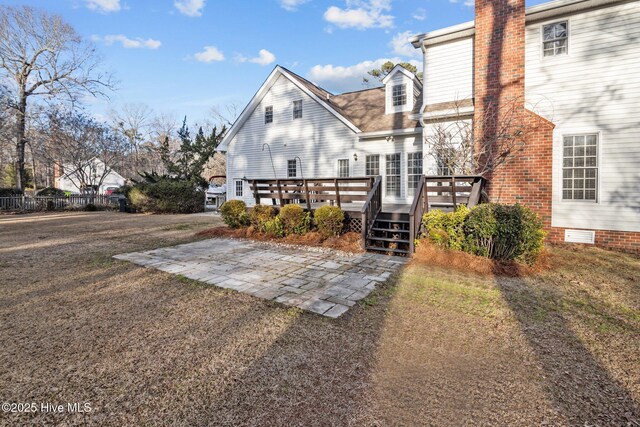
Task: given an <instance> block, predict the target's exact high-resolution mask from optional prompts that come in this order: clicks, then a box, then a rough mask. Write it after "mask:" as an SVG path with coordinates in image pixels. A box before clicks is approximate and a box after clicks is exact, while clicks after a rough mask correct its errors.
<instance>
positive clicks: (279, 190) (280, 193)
mask: <svg viewBox="0 0 640 427" xmlns="http://www.w3.org/2000/svg"><path fill="white" fill-rule="evenodd" d="M276 185H277V186H278V198H279V199H280V206H284V204H283V201H284V199H283V198H282V187H281V186H280V180H279V179H276Z"/></svg>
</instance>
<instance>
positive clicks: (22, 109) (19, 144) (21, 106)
mask: <svg viewBox="0 0 640 427" xmlns="http://www.w3.org/2000/svg"><path fill="white" fill-rule="evenodd" d="M17 113H18V114H17V117H16V119H17V120H16V152H17V156H16V157H17V160H16V187H17V188H19V189H20V190H22V191H24V187H25V185H26V182H25V172H24V152H25V146H26V145H27V138H26V127H27V95H26V94H25V91H24V88H20V99H19V101H18V108H17Z"/></svg>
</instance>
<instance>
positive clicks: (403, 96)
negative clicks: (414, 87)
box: [391, 84, 407, 107]
mask: <svg viewBox="0 0 640 427" xmlns="http://www.w3.org/2000/svg"><path fill="white" fill-rule="evenodd" d="M391 96H392V102H393V106H394V107H398V106H401V105H405V104H406V103H407V85H406V84H402V85H394V86H393V93H392V95H391Z"/></svg>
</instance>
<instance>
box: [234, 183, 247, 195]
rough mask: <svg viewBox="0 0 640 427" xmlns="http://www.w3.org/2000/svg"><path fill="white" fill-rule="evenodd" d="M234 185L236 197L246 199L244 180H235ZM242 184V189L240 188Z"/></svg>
mask: <svg viewBox="0 0 640 427" xmlns="http://www.w3.org/2000/svg"><path fill="white" fill-rule="evenodd" d="M233 182H234V184H233V194H234V196H235V197H244V181H243V180H242V179H235V180H234V181H233ZM238 184H240V187H238ZM238 190H240V194H238Z"/></svg>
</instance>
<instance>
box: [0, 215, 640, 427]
mask: <svg viewBox="0 0 640 427" xmlns="http://www.w3.org/2000/svg"><path fill="white" fill-rule="evenodd" d="M216 225H218V222H217V219H215V218H213V217H203V216H187V215H122V214H117V213H108V212H99V213H93V214H84V213H73V214H71V213H69V214H62V213H58V214H56V215H46V214H42V215H20V216H18V215H15V216H11V217H10V216H6V217H4V218H0V227H2V239H0V277H2V280H0V289H1V292H0V324H2V326H3V327H2V328H0V342H2V344H3V345H2V346H0V399H1V400H2V401H7V402H31V401H35V402H84V401H87V402H91V404H92V408H93V411H92V412H91V413H90V414H84V415H78V414H76V415H73V414H68V413H65V414H50V413H49V414H46V413H43V412H39V413H36V414H31V415H29V416H27V415H25V414H4V415H3V417H4V418H0V425H5V424H6V425H24V424H28V423H32V424H47V425H56V424H60V425H62V424H65V425H79V424H83V425H84V424H86V425H101V426H102V425H174V424H175V425H365V426H368V425H412V426H413V425H416V426H417V425H425V424H426V425H438V426H447V425H603V426H604V425H636V424H637V423H638V422H639V421H638V420H640V409H639V408H638V402H639V401H640V282H639V281H638V277H640V260H639V259H638V257H634V256H631V255H625V254H620V253H616V252H609V251H602V250H598V249H595V248H577V247H557V248H552V249H551V250H550V252H549V258H548V262H549V264H548V268H543V269H540V270H536V271H528V272H527V274H521V275H517V274H516V275H504V274H496V272H495V270H493V269H490V270H488V271H484V272H483V271H478V270H474V269H465V268H464V266H465V263H464V262H462V263H460V265H459V267H461V268H451V265H449V264H448V263H449V262H450V261H451V260H447V259H446V258H445V259H439V260H438V259H436V260H435V261H434V260H433V259H430V258H429V257H426V258H425V257H422V258H420V257H417V258H415V259H414V261H413V262H411V263H410V264H409V265H407V266H406V268H404V269H403V270H402V271H401V272H399V273H398V274H395V275H394V276H392V277H391V278H390V280H389V281H388V282H387V283H385V284H383V285H380V286H378V287H377V288H376V290H375V291H374V292H373V293H372V294H370V295H369V296H368V297H367V298H366V299H364V300H361V301H360V302H359V303H358V304H356V305H355V306H354V307H352V308H351V309H350V310H349V312H348V313H346V314H345V315H343V316H342V317H341V318H339V319H336V320H334V319H328V318H323V317H321V316H317V315H311V314H309V313H306V312H303V311H302V310H300V309H297V308H290V307H286V306H283V305H280V304H277V303H274V302H271V301H264V300H260V299H257V298H253V297H251V296H249V295H246V294H242V293H239V292H233V291H228V290H222V289H219V288H216V287H215V286H211V285H206V284H203V283H200V282H197V281H193V280H190V279H187V278H185V277H183V276H179V275H171V274H167V273H162V272H159V271H156V270H153V269H146V268H141V267H137V266H135V265H132V264H130V263H126V262H114V261H112V259H111V258H110V257H111V255H114V254H117V253H124V252H132V251H140V250H146V249H151V248H157V247H162V246H170V245H175V244H179V243H185V242H189V241H193V240H197V239H201V238H206V237H207V233H204V234H205V235H204V236H203V235H200V236H196V235H194V234H195V233H196V232H197V231H198V230H204V229H211V227H215V226H216ZM40 237H42V238H40ZM209 237H211V236H209ZM423 255H424V253H423ZM430 262H431V263H430Z"/></svg>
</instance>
